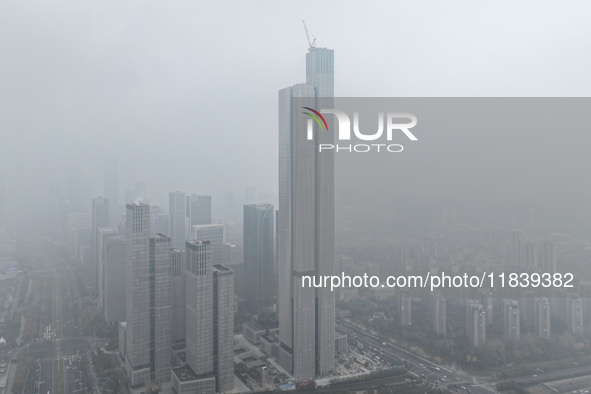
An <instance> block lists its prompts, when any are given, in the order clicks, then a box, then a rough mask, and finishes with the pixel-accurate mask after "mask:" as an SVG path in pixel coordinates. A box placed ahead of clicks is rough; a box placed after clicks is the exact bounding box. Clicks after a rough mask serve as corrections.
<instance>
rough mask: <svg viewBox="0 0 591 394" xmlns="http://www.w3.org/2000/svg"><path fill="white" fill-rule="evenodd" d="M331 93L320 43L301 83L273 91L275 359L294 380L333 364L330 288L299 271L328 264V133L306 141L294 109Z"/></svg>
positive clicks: (329, 57) (329, 68)
mask: <svg viewBox="0 0 591 394" xmlns="http://www.w3.org/2000/svg"><path fill="white" fill-rule="evenodd" d="M333 96H334V54H333V51H332V50H330V49H326V48H315V47H311V48H310V50H309V52H308V54H307V55H306V83H301V84H298V85H294V86H291V87H288V88H285V89H282V90H280V91H279V215H278V216H279V217H278V237H279V239H278V264H277V267H278V296H277V298H278V305H277V308H278V314H279V337H280V342H281V343H280V345H279V348H278V354H279V356H278V359H279V360H278V361H279V363H280V364H281V365H282V366H283V367H284V368H285V369H287V370H288V371H290V372H291V373H292V374H293V375H294V376H295V378H296V379H298V380H304V379H309V378H312V377H315V376H324V375H327V374H328V373H330V372H331V371H333V370H334V357H335V347H334V346H335V345H334V343H335V342H334V337H335V304H334V302H335V300H334V293H332V292H330V290H329V289H324V288H305V287H302V275H332V274H333V271H334V269H333V266H334V156H333V155H332V154H331V153H328V152H323V153H322V154H320V153H319V152H317V144H318V143H333V139H334V135H333V134H332V133H326V132H320V129H319V128H316V126H314V125H312V126H311V127H313V128H314V129H315V133H314V135H313V140H312V141H310V140H308V139H307V136H306V132H305V130H306V129H307V127H308V126H307V125H308V123H307V118H306V117H304V116H302V114H301V112H302V109H301V108H300V107H301V106H308V107H312V108H314V107H318V105H324V104H320V99H321V98H330V97H333ZM327 101H329V100H326V99H325V101H323V103H326V102H327ZM302 104H303V105H302ZM327 118H328V119H327V121H329V128H331V127H332V119H331V118H330V117H327Z"/></svg>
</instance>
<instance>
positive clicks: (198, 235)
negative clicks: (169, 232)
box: [190, 224, 226, 264]
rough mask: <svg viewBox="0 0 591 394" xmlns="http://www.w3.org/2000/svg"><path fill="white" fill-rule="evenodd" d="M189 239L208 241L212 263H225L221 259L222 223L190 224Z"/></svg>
mask: <svg viewBox="0 0 591 394" xmlns="http://www.w3.org/2000/svg"><path fill="white" fill-rule="evenodd" d="M190 239H191V240H192V241H209V242H210V243H211V249H212V254H213V256H212V259H213V260H212V261H213V264H223V263H226V262H225V261H222V245H223V244H224V225H223V224H202V225H199V226H191V235H190Z"/></svg>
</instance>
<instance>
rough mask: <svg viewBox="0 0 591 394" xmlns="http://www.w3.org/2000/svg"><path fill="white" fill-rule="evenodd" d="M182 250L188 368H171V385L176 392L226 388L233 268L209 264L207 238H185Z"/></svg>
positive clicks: (229, 375) (229, 387)
mask: <svg viewBox="0 0 591 394" xmlns="http://www.w3.org/2000/svg"><path fill="white" fill-rule="evenodd" d="M185 252H186V261H187V265H186V273H185V276H186V294H187V303H186V308H187V309H186V332H187V336H186V354H187V365H188V368H187V367H180V368H175V369H173V382H172V386H173V388H174V389H175V390H176V391H177V392H179V393H181V392H193V393H214V392H216V391H217V392H223V391H229V390H232V389H233V388H234V382H233V379H234V365H233V354H234V353H233V330H234V311H233V299H234V286H233V272H232V270H230V269H229V268H227V267H225V266H223V265H214V264H213V259H212V257H213V256H212V245H211V244H210V243H209V242H208V241H188V242H187V243H186V247H185ZM187 386H189V387H187ZM183 387H187V388H186V389H185V388H183ZM189 388H190V390H189Z"/></svg>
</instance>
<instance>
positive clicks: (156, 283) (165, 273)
mask: <svg viewBox="0 0 591 394" xmlns="http://www.w3.org/2000/svg"><path fill="white" fill-rule="evenodd" d="M170 274H171V254H170V238H169V237H168V236H166V235H164V234H156V235H154V236H152V237H150V313H151V317H150V366H151V377H150V379H151V381H152V382H167V381H169V380H170V335H171V325H170V322H171V317H172V316H171V309H172V301H171V280H170V279H171V278H170Z"/></svg>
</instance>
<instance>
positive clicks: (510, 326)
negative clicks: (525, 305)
mask: <svg viewBox="0 0 591 394" xmlns="http://www.w3.org/2000/svg"><path fill="white" fill-rule="evenodd" d="M502 304H503V337H504V338H505V339H508V340H514V341H518V340H519V335H520V328H519V327H520V326H519V324H520V321H521V320H520V316H519V303H518V302H517V301H515V300H507V299H504V300H503V301H502Z"/></svg>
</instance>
